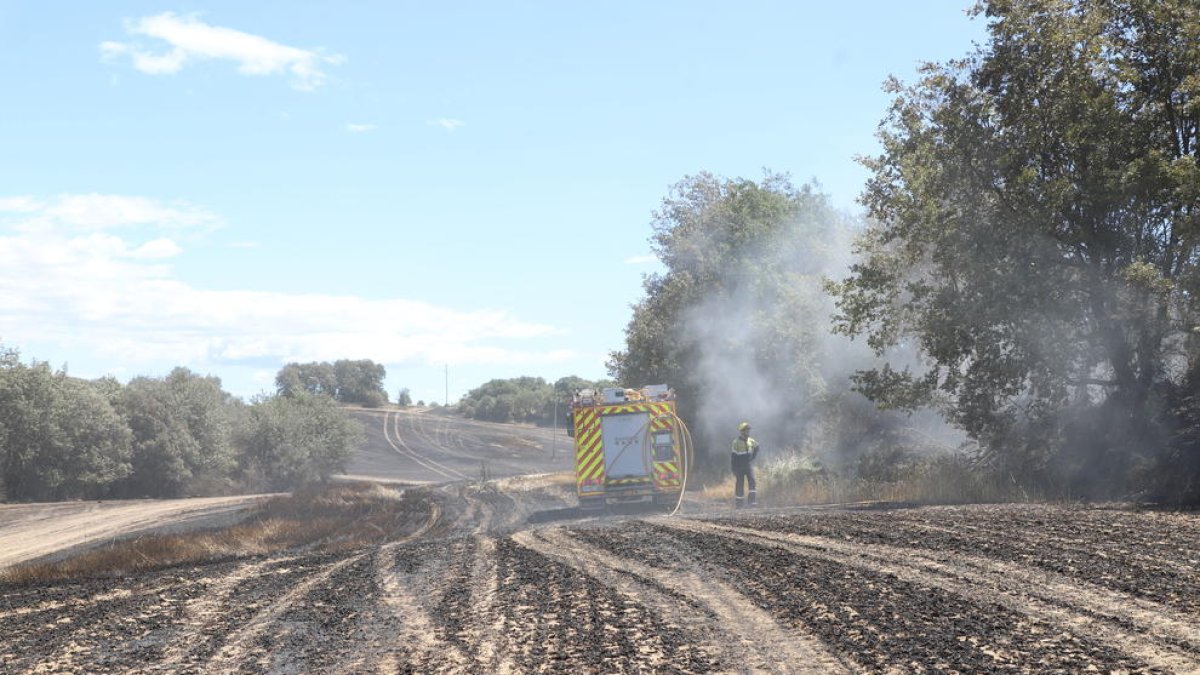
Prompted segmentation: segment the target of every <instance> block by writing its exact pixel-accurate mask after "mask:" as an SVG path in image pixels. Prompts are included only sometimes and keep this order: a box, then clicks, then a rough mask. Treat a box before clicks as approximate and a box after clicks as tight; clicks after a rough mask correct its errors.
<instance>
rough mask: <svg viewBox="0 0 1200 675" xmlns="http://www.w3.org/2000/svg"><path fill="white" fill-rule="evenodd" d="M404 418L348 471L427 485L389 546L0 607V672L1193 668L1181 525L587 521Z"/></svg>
mask: <svg viewBox="0 0 1200 675" xmlns="http://www.w3.org/2000/svg"><path fill="white" fill-rule="evenodd" d="M418 414H420V413H407V414H406V415H407V416H406V417H401V416H399V415H391V414H387V413H382V414H380V413H374V414H373V415H374V416H373V417H368V420H369V421H373V422H375V423H374V424H372V426H371V427H370V429H374V430H375V431H374V435H373V436H372V438H371V440H369V442H368V444H367V446H366V447H365V448H364V452H363V453H362V454H361V455H360V457H358V458H356V462H357V464H355V467H356V468H357V470H356V473H358V474H362V473H363V472H374V473H375V474H376V475H377V477H378V478H379V479H380V480H381V481H384V482H392V483H403V482H423V481H427V482H429V483H430V484H429V485H426V486H424V487H420V488H416V487H407V488H406V487H403V486H397V487H396V489H408V490H411V491H412V494H413V495H419V500H418V501H417V502H416V505H417V506H416V507H414V510H413V512H412V513H413V514H414V515H413V521H412V523H411V527H407V528H404V531H405V532H410V533H411V534H410V535H408V536H406V537H405V538H404V539H402V540H396V541H390V542H387V543H384V544H381V545H372V546H369V547H364V548H357V549H354V550H350V551H344V552H340V553H336V554H317V553H313V552H311V551H310V552H305V551H288V552H283V553H279V554H276V555H272V556H260V557H255V558H247V559H239V560H226V561H222V562H218V563H213V564H207V565H196V566H186V567H176V568H172V569H167V570H161V571H158V572H153V573H147V574H140V575H128V574H122V573H120V572H119V571H115V570H109V571H108V572H109V574H108V575H107V576H105V577H97V578H92V579H79V580H74V581H70V582H54V583H37V584H22V585H14V584H10V585H8V586H0V634H2V635H3V636H4V640H3V641H0V672H5V673H8V672H66V671H71V672H88V673H106V672H111V673H126V672H135V673H151V672H173V673H174V672H181V673H211V672H248V673H260V672H263V673H300V672H304V673H363V672H370V673H374V672H380V673H395V672H413V673H427V672H441V673H476V672H498V673H524V672H572V673H578V672H589V673H591V672H596V673H610V672H776V673H795V672H801V673H803V672H809V673H837V672H845V673H859V672H865V673H903V672H912V673H921V672H972V673H974V672H994V673H1010V672H1038V673H1041V672H1063V673H1076V672H1088V671H1099V672H1147V673H1151V672H1153V673H1168V672H1174V673H1196V672H1200V516H1197V515H1195V514H1170V513H1154V512H1133V511H1129V510H1121V509H1116V508H1083V507H1078V508H1071V507H1057V506H1029V505H1010V506H964V507H925V508H911V509H906V508H892V509H888V508H866V509H852V508H840V509H839V508H821V509H803V508H794V509H775V510H764V511H748V512H738V513H736V514H735V513H733V512H731V511H729V510H728V509H727V508H726V507H721V506H719V505H711V504H709V505H704V504H699V503H696V502H694V501H693V502H690V503H688V504H687V505H686V507H687V508H685V512H686V513H688V514H689V515H687V516H686V517H673V518H672V517H667V516H665V515H663V514H661V513H641V514H625V515H609V516H605V517H590V518H586V519H585V518H579V517H578V514H577V513H575V512H574V511H573V509H572V508H571V507H572V506H573V503H574V496H573V490H572V485H571V483H570V481H569V479H568V480H563V479H562V478H559V477H555V476H554V475H547V474H543V475H541V476H528V477H514V478H506V479H501V480H492V481H487V482H483V481H480V480H479V478H478V477H476V476H472V477H471V478H470V480H467V479H463V478H456V479H455V480H450V479H449V478H447V477H445V476H442V480H438V479H437V477H438V476H439V470H440V471H444V472H446V473H449V474H451V475H453V474H454V472H456V471H457V472H459V473H462V474H464V475H467V474H468V471H469V469H470V468H471V467H474V466H476V465H477V463H479V462H489V463H490V464H491V465H492V466H493V467H494V470H495V471H496V472H497V473H505V472H518V471H520V470H522V469H523V470H524V471H525V472H531V471H535V470H537V469H538V468H540V467H544V466H545V465H547V464H553V463H554V460H551V458H550V453H549V451H548V450H549V449H548V448H547V446H546V445H545V444H544V440H545V439H546V432H544V431H543V430H537V429H529V428H515V427H507V428H498V427H495V426H488V425H484V426H480V427H473V426H472V425H475V424H478V423H460V422H458V421H455V420H447V421H445V424H443V420H439V419H437V418H434V417H428V418H422V417H417V416H416V415H418ZM370 429H369V431H370ZM505 438H515V439H517V440H507V441H506V440H504V439H505ZM485 439H486V440H485ZM551 440H554V439H551ZM402 441H403V442H402ZM555 442H557V441H555ZM505 443H509V444H510V445H508V446H506V445H505ZM497 448H499V450H498V451H497ZM558 459H559V458H555V460H558ZM49 508H53V507H49ZM60 515H61V514H60ZM53 522H55V519H54V518H47V519H46V521H45V523H44V524H45V525H47V526H49V525H51V524H52V523H53ZM29 531H32V530H29ZM29 531H27V534H28V532H29ZM4 532H5V528H3V527H0V537H2V536H3V534H4Z"/></svg>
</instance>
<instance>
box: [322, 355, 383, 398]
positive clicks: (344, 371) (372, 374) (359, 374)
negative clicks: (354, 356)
mask: <svg viewBox="0 0 1200 675" xmlns="http://www.w3.org/2000/svg"><path fill="white" fill-rule="evenodd" d="M333 370H334V373H335V374H336V376H337V400H339V401H341V402H342V403H361V404H362V405H365V406H367V407H369V408H377V407H379V406H381V405H383V404H384V403H387V392H386V391H384V389H383V379H384V378H385V377H386V376H387V369H386V368H384V367H383V365H382V364H378V363H375V362H374V361H371V360H370V359H362V360H359V361H351V360H348V359H342V360H340V361H336V362H335V363H334V364H333Z"/></svg>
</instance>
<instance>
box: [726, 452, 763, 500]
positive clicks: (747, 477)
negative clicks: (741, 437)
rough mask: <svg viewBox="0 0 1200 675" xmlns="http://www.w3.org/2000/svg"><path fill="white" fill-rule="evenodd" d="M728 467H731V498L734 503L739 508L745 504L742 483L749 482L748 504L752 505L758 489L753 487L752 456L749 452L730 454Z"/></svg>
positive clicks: (755, 485)
mask: <svg viewBox="0 0 1200 675" xmlns="http://www.w3.org/2000/svg"><path fill="white" fill-rule="evenodd" d="M729 464H730V468H731V469H733V478H734V484H733V498H734V505H735V506H737V507H738V508H741V507H742V506H743V505H744V504H745V501H744V500H745V497H743V496H742V495H743V494H744V493H743V492H742V484H743V483H749V488H750V504H751V505H753V504H754V503H755V502H756V501H757V498H758V491H757V490H756V489H755V488H756V487H757V483H755V482H754V458H753V457H752V456H751V455H750V453H748V452H747V453H744V454H740V455H739V454H736V453H735V454H733V455H730V462H729Z"/></svg>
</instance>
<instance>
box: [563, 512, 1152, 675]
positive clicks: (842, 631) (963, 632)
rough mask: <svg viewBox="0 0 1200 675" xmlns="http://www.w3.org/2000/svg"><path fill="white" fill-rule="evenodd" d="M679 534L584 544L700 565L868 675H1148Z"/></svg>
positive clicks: (870, 577) (602, 535)
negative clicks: (1058, 674)
mask: <svg viewBox="0 0 1200 675" xmlns="http://www.w3.org/2000/svg"><path fill="white" fill-rule="evenodd" d="M667 522H669V523H670V525H667V524H664V523H667ZM675 524H676V521H666V520H663V521H662V522H646V521H638V522H631V523H626V524H624V525H621V526H618V527H612V528H606V529H603V530H595V531H594V532H590V533H589V532H586V531H580V532H579V535H580V536H581V537H582V538H584V539H585V540H587V541H590V542H594V543H596V544H597V545H599V546H601V547H602V548H606V549H608V550H612V551H614V552H616V553H617V554H618V555H624V556H633V557H637V556H644V557H645V559H646V560H647V562H649V563H650V564H653V565H656V566H662V567H664V568H666V569H668V570H678V569H680V566H679V565H678V564H677V563H676V562H675V560H674V559H675V558H678V557H683V558H685V559H686V558H690V559H694V560H695V561H696V562H698V563H699V564H700V565H701V566H702V567H703V568H704V569H705V571H706V572H708V573H710V574H714V575H719V576H721V577H722V578H723V579H724V580H726V581H727V582H728V583H730V584H731V585H733V586H734V587H736V588H738V589H739V590H741V591H742V592H743V593H744V594H745V595H746V596H748V597H749V598H750V600H751V601H753V602H755V603H756V604H758V605H759V606H760V607H762V608H764V609H765V610H767V611H768V612H769V613H770V614H771V615H772V616H773V617H774V618H775V620H776V621H777V622H780V623H781V624H783V625H785V626H788V627H794V628H797V629H799V630H806V631H811V632H813V633H814V634H817V635H819V636H820V638H821V639H822V640H823V641H824V642H825V643H826V644H827V645H829V647H830V648H831V649H834V650H836V651H838V652H840V653H841V654H844V655H845V656H846V657H847V658H851V659H853V661H854V662H855V664H857V666H859V667H861V668H863V669H865V670H867V671H870V672H893V671H897V670H901V671H913V670H916V671H921V670H932V671H942V670H948V669H954V670H958V671H963V672H991V671H993V670H995V671H1019V670H1022V669H1025V668H1028V667H1030V664H1037V668H1038V669H1041V670H1056V671H1064V672H1081V671H1083V670H1086V669H1088V668H1089V667H1099V668H1101V669H1108V670H1123V671H1127V672H1135V671H1136V672H1144V671H1145V670H1146V668H1145V666H1144V664H1141V663H1139V662H1138V661H1136V660H1134V659H1133V658H1131V657H1129V656H1128V655H1125V654H1123V653H1121V652H1119V651H1117V650H1115V649H1112V648H1111V647H1107V646H1105V645H1100V644H1097V643H1095V642H1093V641H1091V640H1090V639H1087V638H1083V637H1080V636H1077V635H1074V634H1071V633H1069V632H1066V631H1064V630H1063V629H1062V627H1061V626H1059V625H1047V624H1043V623H1039V622H1037V621H1034V620H1032V619H1030V618H1029V617H1027V616H1024V615H1021V614H1019V613H1016V612H1012V611H1010V610H1008V609H1006V608H1004V607H1003V606H1001V605H998V604H996V603H989V604H979V603H976V602H973V601H971V600H969V599H968V598H965V597H962V596H959V595H956V594H953V593H948V592H946V591H943V590H941V589H939V588H937V587H933V586H929V585H926V584H920V583H914V582H910V581H906V580H903V579H899V578H897V576H896V575H894V574H888V573H885V572H876V571H873V570H869V569H864V568H863V567H861V566H855V565H845V564H841V563H840V562H834V561H830V560H826V559H822V558H820V557H818V556H809V555H803V554H799V553H797V552H795V551H791V550H787V549H786V548H785V547H782V546H778V545H772V544H771V543H769V542H764V543H761V544H760V543H754V542H749V541H744V540H738V539H735V538H731V537H728V536H722V535H721V534H720V533H717V532H713V531H692V530H689V529H687V528H686V526H685V527H672V526H671V525H675ZM648 542H653V543H654V546H653V547H651V546H648V545H647V543H648ZM661 551H666V553H665V554H660V552H661Z"/></svg>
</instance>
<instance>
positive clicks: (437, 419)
mask: <svg viewBox="0 0 1200 675" xmlns="http://www.w3.org/2000/svg"><path fill="white" fill-rule="evenodd" d="M351 414H353V415H354V417H355V419H357V420H358V421H359V422H361V423H362V425H363V427H364V429H366V431H367V437H366V441H365V442H364V443H363V446H362V447H361V448H360V449H359V452H358V453H357V454H356V455H355V456H354V457H353V458H352V459H351V461H350V463H349V465H348V466H347V467H346V473H347V475H348V476H349V477H352V478H355V477H362V478H369V479H373V480H379V479H384V480H395V481H401V482H417V483H442V482H446V481H455V480H478V479H479V478H480V477H481V476H482V475H484V474H485V473H486V475H487V476H489V477H505V476H518V475H524V474H531V473H547V472H552V471H568V470H570V469H571V468H572V467H573V464H572V462H573V454H572V453H573V451H572V449H571V448H572V446H571V439H570V438H567V435H566V431H565V430H564V429H562V428H559V429H558V430H557V433H555V431H554V430H552V429H546V428H540V427H534V426H528V425H515V424H491V423H488V422H477V421H475V420H469V419H463V418H462V417H458V416H457V415H453V414H450V413H447V412H445V411H441V410H438V409H428V408H408V409H404V410H369V409H361V410H352V411H351Z"/></svg>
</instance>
